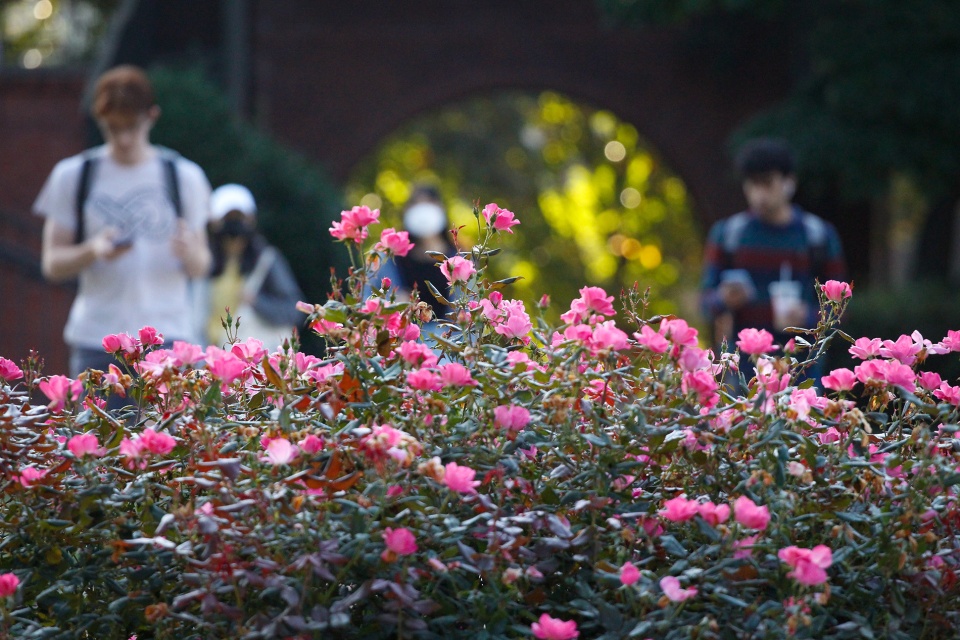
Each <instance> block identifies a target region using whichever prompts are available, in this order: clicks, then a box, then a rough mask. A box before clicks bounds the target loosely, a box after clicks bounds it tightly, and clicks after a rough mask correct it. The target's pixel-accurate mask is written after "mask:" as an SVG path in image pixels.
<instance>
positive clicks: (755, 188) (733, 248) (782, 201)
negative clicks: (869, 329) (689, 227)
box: [702, 138, 846, 373]
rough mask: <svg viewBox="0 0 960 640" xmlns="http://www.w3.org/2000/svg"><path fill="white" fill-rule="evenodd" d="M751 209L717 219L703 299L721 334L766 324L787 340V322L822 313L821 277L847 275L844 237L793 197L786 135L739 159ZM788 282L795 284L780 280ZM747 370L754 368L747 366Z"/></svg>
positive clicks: (755, 144) (796, 323) (731, 338)
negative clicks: (776, 297)
mask: <svg viewBox="0 0 960 640" xmlns="http://www.w3.org/2000/svg"><path fill="white" fill-rule="evenodd" d="M736 163H737V169H738V171H739V173H740V176H741V178H742V181H743V192H744V195H745V196H746V200H747V206H748V208H747V210H746V211H742V212H740V213H738V214H736V215H733V216H731V217H729V218H726V219H724V220H720V221H719V222H717V223H715V224H714V225H713V227H712V228H711V229H710V233H709V235H708V237H707V243H706V248H705V257H704V274H703V281H702V306H703V311H704V314H705V315H706V317H707V318H708V319H709V320H711V321H712V323H713V327H714V334H715V335H714V338H715V341H716V342H717V344H719V343H720V342H721V341H722V340H723V339H724V338H725V339H726V340H727V341H728V343H730V344H731V345H732V343H733V342H735V341H736V339H737V338H736V335H737V333H738V332H739V331H740V330H741V329H744V328H748V327H752V328H756V329H766V330H767V331H770V332H771V333H773V335H774V337H775V339H776V342H777V344H779V345H780V346H781V347H782V346H783V345H785V344H786V342H787V341H788V340H789V339H790V334H788V333H786V332H784V329H785V328H787V327H812V326H814V325H815V324H816V319H817V311H818V309H817V295H816V289H815V286H814V281H815V280H819V281H820V282H821V283H823V282H826V281H827V280H843V279H845V273H846V266H845V263H844V258H843V250H842V248H841V245H840V239H839V237H838V236H837V232H836V230H835V229H834V227H833V225H831V224H830V223H829V222H826V221H824V220H823V219H822V218H820V217H818V216H815V215H814V214H812V213H809V212H806V211H804V210H803V209H801V208H800V207H798V206H796V205H795V204H793V202H792V199H793V194H794V192H795V190H796V184H797V179H796V167H795V160H794V155H793V152H792V150H791V148H790V147H789V145H787V144H786V143H785V142H784V141H781V140H776V139H769V138H760V139H756V140H752V141H750V142H748V143H746V144H745V145H744V146H743V148H742V149H741V150H740V152H739V153H738V154H737V158H736ZM783 281H788V282H794V283H797V284H795V285H779V284H776V283H779V282H783ZM771 284H773V289H774V290H776V289H777V288H779V289H781V290H783V289H794V288H795V289H798V290H799V299H797V300H795V301H794V302H792V303H788V304H785V305H778V309H777V314H776V316H775V314H774V305H773V303H772V301H771ZM745 373H746V371H745Z"/></svg>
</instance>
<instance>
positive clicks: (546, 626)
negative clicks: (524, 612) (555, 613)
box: [530, 614, 580, 640]
mask: <svg viewBox="0 0 960 640" xmlns="http://www.w3.org/2000/svg"><path fill="white" fill-rule="evenodd" d="M530 630H531V631H533V635H534V636H535V637H537V638H540V639H541V640H573V638H579V637H580V632H579V631H577V623H576V622H575V621H573V620H560V619H559V618H551V617H550V616H548V615H547V614H543V615H542V616H540V619H539V620H538V621H537V622H534V623H533V624H531V625H530Z"/></svg>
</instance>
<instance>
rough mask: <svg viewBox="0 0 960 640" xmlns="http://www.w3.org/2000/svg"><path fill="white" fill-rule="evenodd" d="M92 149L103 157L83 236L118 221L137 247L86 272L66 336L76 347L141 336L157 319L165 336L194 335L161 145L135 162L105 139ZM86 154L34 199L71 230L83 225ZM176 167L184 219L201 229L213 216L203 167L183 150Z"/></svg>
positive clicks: (64, 164)
mask: <svg viewBox="0 0 960 640" xmlns="http://www.w3.org/2000/svg"><path fill="white" fill-rule="evenodd" d="M88 153H92V154H94V156H95V157H97V162H96V163H95V166H94V171H93V174H92V179H91V182H90V189H89V193H88V196H87V200H86V205H85V207H84V239H88V238H91V237H93V236H94V235H96V234H97V233H99V232H100V231H101V230H102V229H103V228H104V227H106V226H112V227H116V228H117V229H118V230H119V232H120V234H119V236H120V237H132V238H133V247H132V248H131V249H130V251H128V252H127V253H125V254H123V255H122V256H120V257H119V258H116V259H115V260H100V261H98V262H96V263H94V264H93V265H91V266H90V267H88V268H87V269H85V270H84V271H83V272H82V273H81V274H80V282H79V289H78V292H77V297H76V299H75V300H74V302H73V306H72V307H71V308H70V316H69V318H68V320H67V326H66V328H65V329H64V332H63V337H64V340H66V342H67V344H69V345H70V346H72V347H89V348H94V349H99V348H101V341H102V339H103V337H104V336H105V335H108V334H113V333H121V332H126V333H129V334H130V335H134V336H135V335H136V333H137V331H139V330H140V328H141V327H144V326H146V325H150V326H153V327H156V329H157V330H158V331H160V332H161V333H162V334H163V335H164V338H166V339H167V340H193V339H194V338H195V334H196V329H195V327H194V324H195V320H194V313H195V312H194V309H193V301H192V300H191V298H190V292H189V286H188V283H189V279H188V277H187V273H186V271H184V267H183V264H182V263H181V261H180V259H179V258H177V257H176V256H175V255H174V253H173V248H172V237H173V234H174V230H175V229H176V224H177V216H176V210H175V209H174V207H173V203H172V202H171V199H170V195H169V194H168V192H167V178H166V175H165V167H164V164H163V160H162V157H161V155H160V153H159V152H157V153H156V154H154V157H152V158H150V159H149V160H145V161H144V162H141V163H139V164H136V165H122V164H118V163H117V162H115V161H114V160H112V159H111V158H110V157H109V155H108V154H107V152H106V147H105V146H101V147H97V148H95V149H92V150H90V151H89V152H88ZM84 157H85V156H84V155H76V156H73V157H70V158H66V159H65V160H61V161H60V162H59V163H57V166H55V167H54V168H53V172H52V173H51V174H50V177H49V178H47V182H46V184H44V186H43V189H42V190H41V191H40V195H39V196H38V197H37V201H36V202H35V203H34V205H33V209H34V213H36V214H37V215H39V216H43V217H45V218H48V219H50V220H53V221H55V222H56V223H57V224H58V225H59V226H61V227H64V228H66V229H69V230H71V231H75V230H76V228H77V211H76V199H77V188H78V186H79V181H80V171H81V168H82V166H83V160H84ZM176 168H177V172H176V173H177V182H178V186H179V190H180V202H181V210H182V213H183V219H184V220H185V221H186V223H187V224H188V225H189V226H190V227H192V228H194V229H200V228H202V227H203V226H204V225H205V224H206V223H207V220H208V217H209V214H208V209H209V200H210V183H209V182H208V181H207V177H206V175H204V173H203V170H202V169H201V168H200V167H199V166H197V165H196V164H195V163H193V162H190V161H189V160H186V159H185V158H181V157H177V159H176Z"/></svg>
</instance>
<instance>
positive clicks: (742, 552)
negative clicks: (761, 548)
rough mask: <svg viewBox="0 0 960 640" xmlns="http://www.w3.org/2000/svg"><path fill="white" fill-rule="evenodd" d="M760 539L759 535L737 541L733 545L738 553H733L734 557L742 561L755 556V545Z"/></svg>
mask: <svg viewBox="0 0 960 640" xmlns="http://www.w3.org/2000/svg"><path fill="white" fill-rule="evenodd" d="M759 537H760V534H759V533H758V534H757V535H753V536H747V537H745V538H744V539H743V540H737V541H736V542H735V543H734V545H733V546H734V548H735V549H736V551H734V552H733V557H734V558H736V559H737V560H741V559H743V558H749V557H750V556H751V555H753V545H755V544H756V543H757V539H758V538H759Z"/></svg>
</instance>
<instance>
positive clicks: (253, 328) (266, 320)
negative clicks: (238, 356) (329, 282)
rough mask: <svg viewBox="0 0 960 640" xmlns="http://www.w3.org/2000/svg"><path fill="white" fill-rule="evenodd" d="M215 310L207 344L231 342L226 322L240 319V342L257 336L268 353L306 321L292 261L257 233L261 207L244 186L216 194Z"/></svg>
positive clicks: (212, 197) (213, 247) (212, 281)
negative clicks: (291, 265) (230, 319)
mask: <svg viewBox="0 0 960 640" xmlns="http://www.w3.org/2000/svg"><path fill="white" fill-rule="evenodd" d="M209 236H210V249H211V252H212V254H213V268H212V270H211V278H210V293H209V299H210V307H209V309H210V311H209V315H208V319H207V323H206V330H207V339H208V340H209V341H210V342H211V343H212V344H216V345H218V346H222V345H223V344H224V343H225V342H226V341H227V332H226V330H225V328H224V326H223V318H225V317H226V311H227V310H228V309H229V311H230V315H231V316H233V317H234V318H238V317H239V319H240V327H239V330H238V332H237V338H239V339H240V340H241V341H242V340H244V339H246V338H249V337H253V338H257V339H258V340H260V341H261V342H263V346H264V347H266V348H267V349H276V348H277V347H278V346H280V344H281V343H282V342H283V340H284V339H287V338H290V337H291V336H292V334H293V330H294V327H296V326H297V325H298V324H299V323H300V321H301V320H302V319H303V317H302V315H303V314H301V313H300V312H299V311H297V309H296V304H297V302H298V301H299V300H300V299H301V298H302V297H303V294H302V293H301V291H300V287H299V286H298V285H297V281H296V278H295V277H294V275H293V272H292V271H291V269H290V265H289V264H288V263H287V260H286V259H285V258H284V257H283V256H282V255H281V254H280V252H279V251H278V250H277V249H276V248H275V247H272V246H270V245H269V244H268V243H267V240H266V239H265V238H264V237H263V236H262V235H261V234H259V233H258V232H257V204H256V200H255V199H254V197H253V194H252V193H251V192H250V190H249V189H247V188H246V187H245V186H243V185H239V184H225V185H223V186H221V187H218V188H217V189H215V190H214V192H213V193H212V194H210V226H209Z"/></svg>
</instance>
